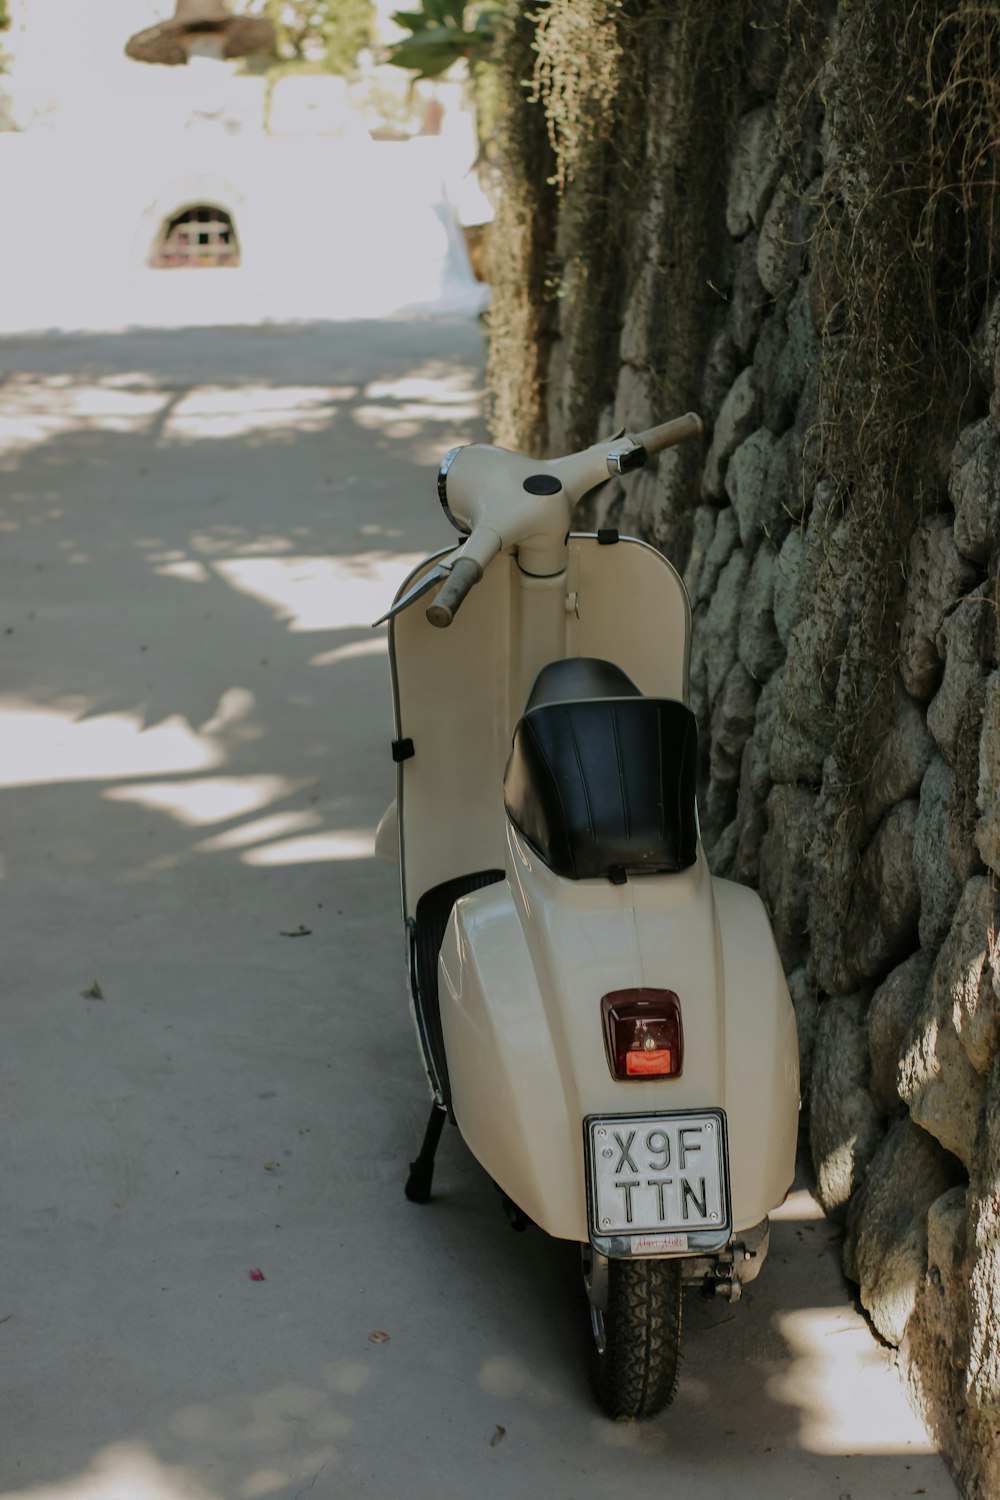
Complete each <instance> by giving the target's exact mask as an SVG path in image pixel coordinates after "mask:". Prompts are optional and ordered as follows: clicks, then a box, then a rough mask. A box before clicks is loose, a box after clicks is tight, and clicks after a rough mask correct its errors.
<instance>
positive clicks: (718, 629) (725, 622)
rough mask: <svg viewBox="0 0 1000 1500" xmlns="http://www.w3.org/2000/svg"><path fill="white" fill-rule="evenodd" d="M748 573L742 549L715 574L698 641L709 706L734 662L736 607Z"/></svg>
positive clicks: (739, 605) (739, 602) (748, 566)
mask: <svg viewBox="0 0 1000 1500" xmlns="http://www.w3.org/2000/svg"><path fill="white" fill-rule="evenodd" d="M749 572H750V563H749V561H748V560H747V556H746V554H745V553H744V552H743V551H742V550H738V551H736V552H734V553H733V555H732V557H730V559H729V561H728V562H727V563H726V565H725V567H724V568H723V569H722V572H721V573H720V574H719V582H718V585H717V586H716V589H715V592H714V594H713V595H712V600H711V603H710V604H709V606H708V610H707V612H706V614H705V622H704V624H703V625H702V628H701V636H702V642H701V644H702V650H703V651H704V657H705V686H706V690H707V693H708V702H709V704H710V705H711V704H713V703H714V702H715V700H716V698H717V697H718V695H719V692H720V690H721V688H722V684H723V682H724V681H725V680H726V676H727V675H728V673H729V670H730V668H731V667H732V666H733V664H734V663H735V661H736V647H737V640H738V636H739V628H740V608H741V605H742V603H743V589H744V587H745V585H746V580H747V576H748V574H749Z"/></svg>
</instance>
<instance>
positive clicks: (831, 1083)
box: [809, 995, 882, 1215]
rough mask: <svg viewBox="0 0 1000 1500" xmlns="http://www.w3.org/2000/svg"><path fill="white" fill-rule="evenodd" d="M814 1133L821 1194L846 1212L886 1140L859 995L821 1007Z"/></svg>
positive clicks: (834, 1209)
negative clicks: (875, 1101) (870, 1081)
mask: <svg viewBox="0 0 1000 1500" xmlns="http://www.w3.org/2000/svg"><path fill="white" fill-rule="evenodd" d="M809 1138H810V1143H811V1146H812V1159H813V1167H814V1169H815V1172H816V1196H817V1198H818V1199H819V1201H820V1203H821V1204H822V1205H823V1208H824V1209H825V1210H826V1212H827V1213H828V1214H838V1215H839V1214H842V1213H843V1211H844V1209H845V1208H846V1206H847V1203H848V1201H849V1199H850V1198H851V1195H852V1194H853V1193H854V1192H855V1191H856V1190H857V1189H858V1188H859V1187H860V1185H861V1182H862V1180H863V1178H864V1175H865V1172H866V1171H867V1168H868V1163H869V1162H870V1161H871V1159H872V1157H873V1156H874V1155H875V1152H876V1150H877V1149H878V1145H879V1142H880V1141H881V1139H882V1127H881V1124H880V1122H879V1118H878V1115H877V1113H876V1111H875V1106H874V1104H873V1103H872V1098H871V1094H870V1093H869V1092H868V1042H867V1037H866V1035H865V1021H864V1001H863V999H862V997H861V996H860V995H840V996H837V997H835V998H833V999H831V1000H827V1001H825V1002H824V1003H823V1004H822V1005H821V1006H820V1013H819V1024H818V1026H817V1028H816V1045H815V1048H814V1050H813V1068H812V1100H811V1105H810V1111H809Z"/></svg>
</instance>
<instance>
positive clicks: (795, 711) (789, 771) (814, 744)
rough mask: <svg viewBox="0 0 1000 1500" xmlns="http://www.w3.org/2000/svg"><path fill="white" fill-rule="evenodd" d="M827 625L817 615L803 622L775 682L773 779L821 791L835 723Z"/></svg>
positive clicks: (771, 731)
mask: <svg viewBox="0 0 1000 1500" xmlns="http://www.w3.org/2000/svg"><path fill="white" fill-rule="evenodd" d="M821 633H822V625H821V622H820V621H819V620H818V619H817V618H816V616H815V615H813V616H810V617H809V618H807V619H805V620H802V621H801V622H800V623H799V624H798V625H796V627H795V629H794V630H793V631H792V633H791V635H790V636H789V639H788V654H787V657H786V659H785V665H784V666H783V667H779V668H778V670H777V671H776V672H775V673H774V676H773V677H772V678H771V679H770V681H771V682H777V684H778V691H779V693H780V704H778V705H776V708H777V711H776V712H774V713H773V714H772V717H771V721H770V725H769V729H770V746H771V759H770V767H771V776H772V778H773V779H774V780H775V781H794V782H803V783H804V784H806V785H812V786H818V785H819V783H820V780H821V776H822V768H823V760H824V757H825V755H826V747H827V743H828V737H829V735H830V733H831V728H832V719H831V709H830V704H829V703H828V702H827V699H826V695H825V693H824V691H823V678H822V666H821V654H822V640H821Z"/></svg>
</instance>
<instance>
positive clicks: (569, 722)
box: [376, 413, 799, 1418]
mask: <svg viewBox="0 0 1000 1500" xmlns="http://www.w3.org/2000/svg"><path fill="white" fill-rule="evenodd" d="M700 431H701V422H700V420H699V419H698V417H697V416H695V415H694V414H693V413H690V414H688V415H687V416H684V417H680V418H677V419H675V420H674V421H672V422H667V423H665V424H664V425H662V426H659V427H655V428H652V429H651V430H650V431H648V432H642V433H639V434H638V435H630V434H628V433H619V434H618V435H616V436H615V437H613V438H610V439H608V440H606V441H603V442H598V443H595V444H594V445H593V446H592V447H590V448H587V449H585V450H584V451H582V452H580V453H575V454H572V455H570V456H568V457H565V458H559V459H556V460H552V461H549V462H543V461H540V460H537V459H533V458H526V457H523V456H521V455H519V454H517V453H513V452H509V451H507V450H504V449H501V448H497V447H492V446H489V445H486V444H478V443H476V444H472V445H469V446H466V447H461V448H455V449H452V451H451V452H450V453H448V454H447V455H446V457H445V458H444V460H443V462H442V464H441V466H440V470H439V472H438V476H437V489H438V498H439V500H440V503H441V505H442V507H443V509H444V512H445V515H446V516H447V518H448V520H449V521H450V522H451V523H452V525H453V526H454V527H455V528H456V529H457V531H458V532H459V533H461V540H460V541H459V542H458V543H457V544H455V545H453V546H451V547H447V548H444V549H443V550H441V551H439V552H436V553H434V554H433V555H432V556H430V557H428V558H427V559H426V560H425V561H424V562H422V563H421V564H420V565H419V567H417V568H416V569H415V570H414V571H413V572H412V573H411V574H410V576H409V578H408V579H407V580H406V581H405V582H404V584H403V586H402V588H401V589H400V591H399V593H398V594H397V596H396V599H395V601H394V603H393V605H392V607H391V609H390V610H389V611H388V612H387V614H386V615H384V616H383V617H382V620H380V621H377V622H376V624H382V623H384V622H385V621H388V622H389V656H390V665H391V673H392V689H393V700H394V708H395V738H394V740H393V743H392V754H393V759H394V760H395V762H396V765H397V793H396V800H395V802H394V804H393V805H392V806H391V807H390V808H389V809H388V811H387V812H386V815H385V816H384V817H383V819H382V822H381V823H380V825H379V830H378V834H377V838H376V849H377V851H378V852H379V853H381V854H385V855H387V856H388V857H391V858H397V859H398V860H399V866H400V874H401V888H402V906H403V916H404V921H405V926H406V937H407V953H408V967H409V982H410V998H411V1009H412V1014H413V1020H414V1023H415V1026H416V1031H417V1036H418V1040H419V1044H420V1049H421V1052H422V1056H423V1060H424V1065H425V1068H426V1071H427V1077H428V1081H429V1084H430V1090H431V1096H432V1106H431V1114H430V1120H429V1123H428V1126H427V1131H426V1134H425V1137H424V1141H423V1145H422V1147H421V1149H420V1152H419V1154H418V1156H417V1157H416V1159H415V1160H414V1161H413V1162H412V1163H411V1168H410V1174H409V1178H408V1180H407V1183H406V1195H407V1197H408V1198H409V1199H411V1200H412V1201H413V1202H415V1203H426V1202H427V1201H428V1200H429V1199H430V1196H431V1183H432V1174H433V1168H434V1155H435V1151H436V1149H437V1145H438V1141H439V1139H440V1136H441V1132H442V1128H443V1125H444V1123H445V1121H446V1120H448V1119H450V1120H452V1121H454V1122H457V1124H458V1127H459V1129H460V1131H461V1133H462V1135H463V1137H464V1139H465V1141H466V1143H467V1145H468V1146H469V1148H470V1149H471V1151H472V1153H473V1155H474V1156H475V1157H476V1158H477V1159H478V1160H479V1162H480V1163H481V1164H482V1166H483V1167H484V1168H485V1170H486V1171H487V1172H488V1173H489V1175H490V1177H492V1178H493V1180H494V1182H495V1183H496V1184H497V1186H498V1187H499V1189H500V1192H501V1194H502V1197H503V1201H504V1204H505V1207H506V1209H507V1212H508V1216H509V1218H510V1221H511V1223H512V1225H513V1226H514V1227H515V1228H523V1227H525V1226H526V1225H527V1224H529V1223H532V1224H535V1225H537V1226H538V1227H539V1228H541V1229H542V1230H544V1231H545V1232H546V1233H547V1234H549V1235H552V1236H554V1237H555V1238H557V1239H560V1240H566V1241H572V1242H575V1243H576V1244H577V1245H579V1247H580V1264H581V1273H582V1285H583V1289H584V1292H585V1301H584V1306H585V1309H586V1314H587V1322H589V1331H588V1332H587V1333H586V1334H585V1336H586V1338H587V1344H588V1348H589V1359H590V1364H591V1375H592V1381H593V1386H594V1389H595V1392H596V1395H597V1398H598V1401H599V1403H600V1405H601V1406H602V1407H603V1409H604V1410H605V1411H606V1412H607V1413H608V1415H609V1416H611V1417H614V1418H637V1417H646V1416H651V1415H653V1414H654V1413H656V1412H658V1411H660V1410H661V1409H662V1408H663V1407H664V1406H665V1405H666V1404H667V1403H668V1402H669V1401H670V1399H671V1397H672V1396H673V1393H674V1388H675V1384H676V1379H677V1363H678V1354H679V1349H680V1334H681V1306H682V1291H683V1288H684V1287H685V1286H695V1285H697V1286H700V1287H701V1288H702V1289H703V1290H705V1289H707V1290H708V1291H709V1292H710V1293H711V1294H713V1295H722V1296H724V1297H727V1298H729V1299H730V1300H731V1301H736V1300H738V1299H739V1297H740V1295H741V1292H742V1290H743V1288H744V1287H745V1286H746V1285H747V1283H749V1282H751V1281H753V1280H754V1278H755V1277H756V1276H757V1275H758V1273H759V1271H760V1269H761V1266H762V1264H763V1261H764V1258H765V1255H766V1253H767V1248H768V1214H769V1213H770V1212H771V1211H772V1210H773V1209H774V1208H775V1207H776V1206H777V1205H778V1204H780V1203H781V1202H782V1201H783V1200H784V1198H785V1196H786V1194H787V1191H788V1189H789V1187H790V1184H791V1181H792V1177H793V1173H794V1162H795V1146H796V1135H797V1125H798V1110H799V1078H798V1048H797V1044H796V1033H795V1018H794V1013H793V1010H792V1005H791V1002H790V999H789V995H788V989H787V986H786V984H785V979H784V975H783V973H782V969H781V964H780V961H779V959H778V955H777V952H776V949H775V944H774V940H773V936H772V933H771V929H770V925H769V921H768V918H767V914H766V912H765V910H764V907H763V905H762V903H761V901H760V900H759V898H758V897H757V896H756V894H755V893H754V892H753V891H751V890H749V889H747V888H746V887H744V886H741V885H737V884H734V883H732V882H730V881H727V880H721V879H716V878H714V877H713V876H712V875H711V874H710V872H709V869H708V865H707V863H706V859H705V854H704V851H703V849H702V845H701V841H700V835H699V828H698V814H697V807H696V795H695V780H696V741H697V735H696V723H695V718H694V715H693V713H692V712H691V710H690V708H689V707H688V659H689V647H690V631H691V611H690V604H689V602H688V599H687V595H686V593H685V590H684V585H683V583H682V581H681V579H680V577H679V575H678V573H677V571H676V570H675V569H674V567H673V566H672V565H671V564H670V562H668V561H667V559H666V558H665V557H664V556H663V555H662V554H661V553H659V552H658V551H657V550H656V549H655V548H653V547H651V546H649V545H647V544H646V543H644V542H642V541H638V540H635V539H632V538H629V537H624V536H620V535H619V534H618V531H617V530H614V529H607V530H602V531H598V532H597V533H596V535H594V534H578V533H574V532H572V531H571V515H572V512H573V509H574V506H575V505H576V503H577V502H578V501H579V500H580V499H581V498H582V497H583V496H584V495H585V494H587V493H588V492H589V491H591V490H592V489H594V488H595V487H596V486H598V485H599V484H601V483H602V482H605V481H607V479H608V477H609V476H610V475H627V474H628V473H630V472H632V471H633V470H635V469H638V468H639V467H641V466H642V465H643V464H644V463H645V462H646V460H647V459H648V458H650V457H652V456H653V455H654V454H656V453H657V452H659V451H660V450H662V449H664V448H666V447H668V446H669V445H671V444H673V443H677V442H681V441H683V440H685V439H687V438H691V437H694V436H696V435H697V434H698V433H699V432H700ZM428 595H432V598H431V600H430V602H429V603H428V604H427V605H426V607H425V608H424V609H416V608H414V607H413V606H414V605H415V604H416V603H417V601H418V600H421V599H425V598H426V596H428ZM460 610H461V613H459V611H460ZM581 1300H583V1299H581Z"/></svg>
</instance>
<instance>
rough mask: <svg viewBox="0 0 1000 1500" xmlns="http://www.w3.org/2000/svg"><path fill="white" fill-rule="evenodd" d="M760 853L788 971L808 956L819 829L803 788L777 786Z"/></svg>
mask: <svg viewBox="0 0 1000 1500" xmlns="http://www.w3.org/2000/svg"><path fill="white" fill-rule="evenodd" d="M767 825H768V826H767V832H766V834H765V835H764V839H763V842H762V844H761V849H760V893H761V896H762V897H763V899H764V901H765V903H766V904H767V907H768V909H769V911H770V913H771V923H772V926H773V928H774V940H775V942H776V943H777V945H778V952H779V953H780V954H781V961H782V963H783V964H784V966H785V972H786V973H788V972H789V971H790V970H791V969H794V968H796V967H797V966H798V965H799V964H802V963H804V962H805V960H806V958H807V957H808V955H809V924H808V916H809V883H808V880H807V879H804V878H803V875H804V871H806V870H807V868H808V865H809V851H810V847H811V844H812V838H813V832H814V830H815V826H816V798H815V796H814V795H813V793H812V792H809V791H806V789H805V788H804V787H799V786H776V787H774V788H773V789H772V791H771V793H770V795H769V797H768V799H767Z"/></svg>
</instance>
